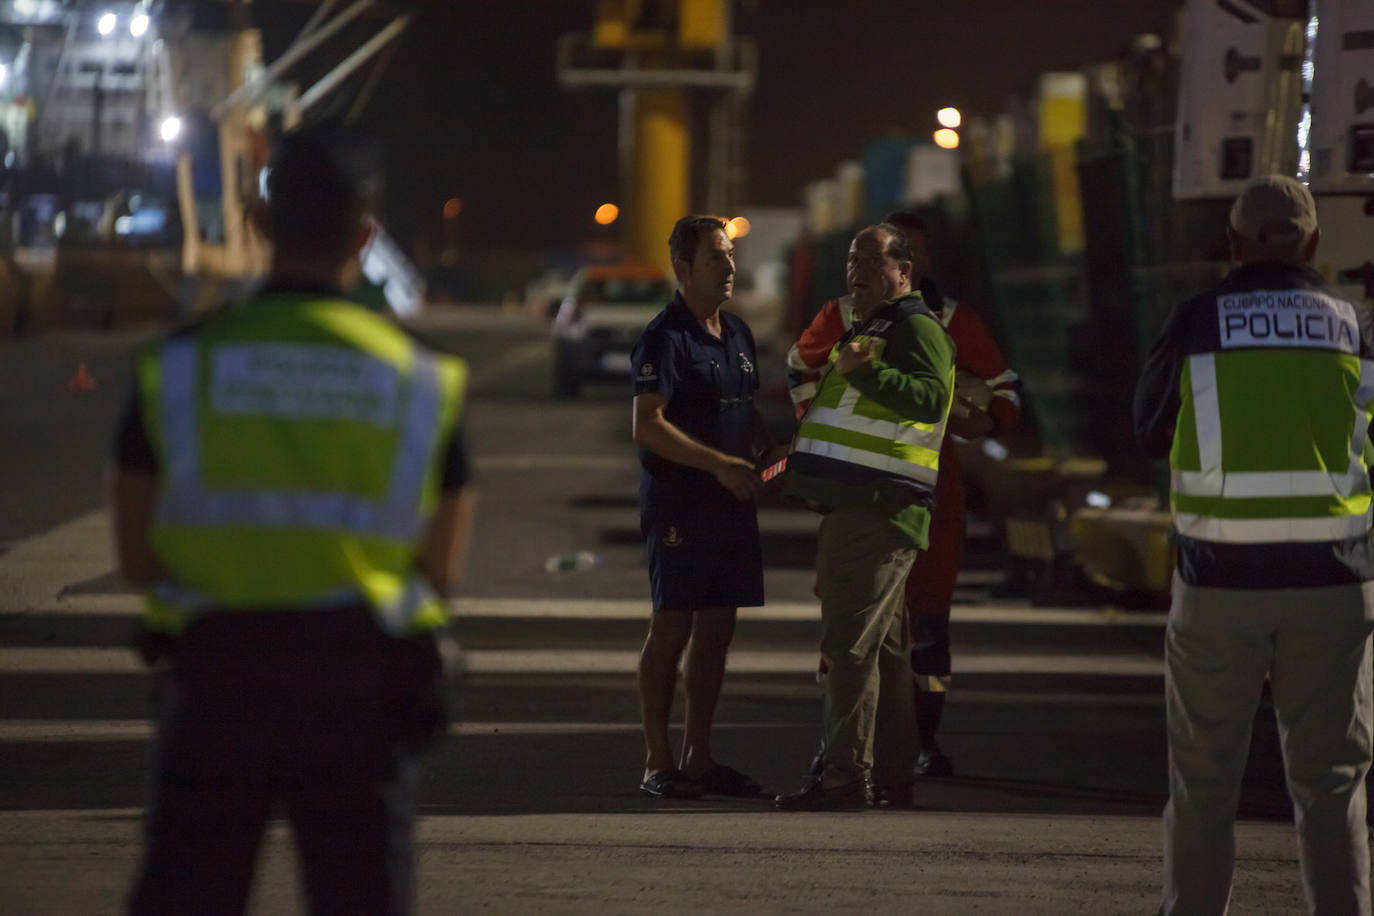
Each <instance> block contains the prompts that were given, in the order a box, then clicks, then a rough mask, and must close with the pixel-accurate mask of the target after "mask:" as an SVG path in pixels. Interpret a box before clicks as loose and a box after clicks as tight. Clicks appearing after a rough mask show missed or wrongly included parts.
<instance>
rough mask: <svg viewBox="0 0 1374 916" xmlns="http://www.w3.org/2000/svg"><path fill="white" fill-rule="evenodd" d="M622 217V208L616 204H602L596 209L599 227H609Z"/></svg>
mask: <svg viewBox="0 0 1374 916" xmlns="http://www.w3.org/2000/svg"><path fill="white" fill-rule="evenodd" d="M619 216H620V208H619V207H617V206H616V205H615V204H602V205H601V206H599V207H597V208H596V216H595V219H596V222H597V225H599V226H609V225H610V224H611V223H613V222H615V221H616V218H617V217H619Z"/></svg>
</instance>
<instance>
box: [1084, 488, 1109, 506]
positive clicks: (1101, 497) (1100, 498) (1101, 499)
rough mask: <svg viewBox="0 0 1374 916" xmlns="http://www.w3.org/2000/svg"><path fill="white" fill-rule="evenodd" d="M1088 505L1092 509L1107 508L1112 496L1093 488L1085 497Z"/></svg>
mask: <svg viewBox="0 0 1374 916" xmlns="http://www.w3.org/2000/svg"><path fill="white" fill-rule="evenodd" d="M1085 499H1086V501H1087V503H1088V505H1090V506H1092V507H1093V508H1094V509H1107V508H1110V507H1111V504H1112V498H1111V497H1110V496H1108V495H1107V494H1106V493H1103V492H1101V491H1100V490H1093V491H1092V492H1091V493H1089V494H1088V495H1087V496H1086V497H1085Z"/></svg>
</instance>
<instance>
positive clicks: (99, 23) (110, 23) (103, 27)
mask: <svg viewBox="0 0 1374 916" xmlns="http://www.w3.org/2000/svg"><path fill="white" fill-rule="evenodd" d="M95 30H96V31H97V32H99V33H100V35H101V37H102V38H103V37H105V36H108V35H109V34H110V33H111V32H113V31H114V30H115V14H114V13H105V14H104V15H102V16H101V17H100V18H99V19H98V20H96V23H95Z"/></svg>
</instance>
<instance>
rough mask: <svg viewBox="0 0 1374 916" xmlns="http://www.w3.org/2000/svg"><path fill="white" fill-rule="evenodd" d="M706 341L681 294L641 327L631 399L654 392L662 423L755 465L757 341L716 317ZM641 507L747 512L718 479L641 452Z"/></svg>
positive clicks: (731, 318) (723, 315)
mask: <svg viewBox="0 0 1374 916" xmlns="http://www.w3.org/2000/svg"><path fill="white" fill-rule="evenodd" d="M720 328H721V335H720V337H719V338H717V337H714V336H712V335H711V333H710V332H708V331H707V330H706V328H705V327H703V326H702V324H701V322H700V321H698V320H697V318H696V316H695V315H693V314H692V312H691V311H690V310H689V309H688V308H687V303H686V302H684V301H683V299H682V294H681V293H678V294H677V295H676V296H674V297H673V300H672V301H671V302H669V303H668V305H667V307H666V308H664V310H663V311H662V312H660V313H659V314H658V315H657V316H656V317H655V318H654V320H653V321H651V322H649V326H648V327H647V328H645V329H644V333H643V335H641V336H640V338H639V342H638V343H637V344H636V345H635V349H634V353H633V354H632V356H631V358H630V362H631V369H632V371H633V373H634V382H633V384H634V393H635V394H636V395H640V394H657V395H659V396H660V397H662V398H663V399H664V400H665V401H666V402H667V406H666V407H665V408H664V410H663V416H664V418H665V419H666V420H667V421H668V422H669V423H671V424H673V425H674V426H675V427H677V428H678V429H680V430H682V432H684V433H686V434H687V435H688V436H690V437H692V438H693V439H695V440H696V441H698V442H700V443H702V444H704V445H708V446H710V447H711V448H714V449H716V450H718V451H721V452H725V453H726V454H728V455H735V456H737V457H740V458H744V459H746V460H749V461H752V460H754V404H753V400H754V393H755V392H756V391H757V390H758V387H759V377H758V368H757V366H758V359H757V354H756V351H755V349H754V335H753V334H751V333H750V331H749V326H748V325H746V324H745V323H744V322H743V321H742V320H741V319H740V318H738V317H737V316H735V315H733V314H731V313H729V312H726V311H724V310H722V311H721V312H720ZM639 463H640V467H641V472H640V478H639V492H640V505H641V507H643V508H644V509H646V510H652V507H654V506H660V505H669V504H671V505H675V506H680V505H683V504H684V503H686V504H689V505H691V506H693V507H694V508H697V509H700V510H701V511H703V512H718V511H728V510H736V511H741V510H743V511H750V512H752V511H753V510H754V504H753V502H752V501H746V502H743V503H741V502H740V501H739V500H737V499H735V497H734V496H732V495H731V494H730V491H728V490H726V489H725V488H724V487H723V486H721V485H720V482H719V481H717V480H716V478H715V476H714V475H713V474H711V473H709V472H707V471H700V470H697V469H696V468H690V467H687V466H686V465H683V464H678V463H676V462H673V461H669V460H668V459H666V458H663V457H661V456H659V455H656V454H654V453H653V452H651V451H650V450H648V449H646V448H643V447H641V448H640V450H639Z"/></svg>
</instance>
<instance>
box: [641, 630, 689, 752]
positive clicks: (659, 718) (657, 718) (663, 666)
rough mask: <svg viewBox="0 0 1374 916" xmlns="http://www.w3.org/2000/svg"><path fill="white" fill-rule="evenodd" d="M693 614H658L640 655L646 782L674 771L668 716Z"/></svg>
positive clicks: (671, 707)
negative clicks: (660, 773)
mask: <svg viewBox="0 0 1374 916" xmlns="http://www.w3.org/2000/svg"><path fill="white" fill-rule="evenodd" d="M692 617H693V615H692V613H691V612H686V611H658V612H656V613H654V614H653V616H651V617H650V618H649V635H648V636H647V637H646V638H645V640H644V648H643V649H642V650H641V651H640V653H639V713H640V721H641V723H642V724H643V727H644V748H645V755H644V778H645V779H648V778H649V777H650V776H652V775H654V774H655V773H658V772H661V771H663V770H671V769H673V749H672V746H671V744H670V743H669V741H668V716H669V715H670V714H671V712H672V709H673V687H674V685H675V683H676V682H677V666H678V661H679V660H680V659H681V658H682V651H683V649H684V648H686V646H687V640H688V637H689V636H690V635H691V633H692Z"/></svg>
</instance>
